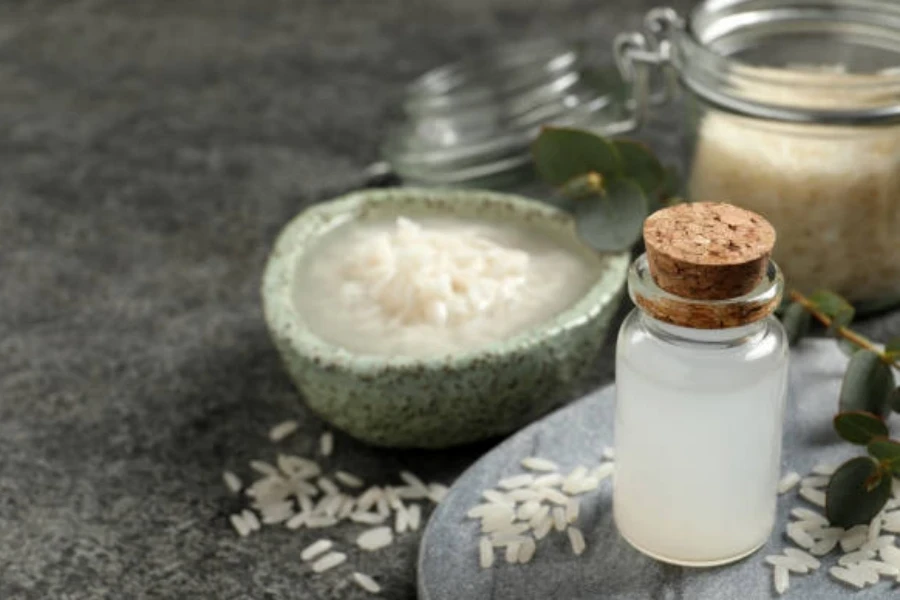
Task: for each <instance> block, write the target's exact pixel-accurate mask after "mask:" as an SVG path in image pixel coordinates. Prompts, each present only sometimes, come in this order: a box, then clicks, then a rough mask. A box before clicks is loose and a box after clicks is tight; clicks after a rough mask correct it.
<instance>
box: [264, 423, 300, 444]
mask: <svg viewBox="0 0 900 600" xmlns="http://www.w3.org/2000/svg"><path fill="white" fill-rule="evenodd" d="M297 427H298V424H297V421H293V420H290V421H282V422H281V423H279V424H278V425H275V426H274V427H272V429H270V430H269V439H270V440H272V441H273V442H280V441H281V440H283V439H284V438H286V437H288V436H289V435H291V434H292V433H294V432H295V431H297Z"/></svg>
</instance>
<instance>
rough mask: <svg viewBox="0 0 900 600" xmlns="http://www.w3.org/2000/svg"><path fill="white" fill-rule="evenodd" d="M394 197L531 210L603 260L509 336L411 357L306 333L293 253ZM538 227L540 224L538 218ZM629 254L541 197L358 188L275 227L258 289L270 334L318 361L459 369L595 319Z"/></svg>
mask: <svg viewBox="0 0 900 600" xmlns="http://www.w3.org/2000/svg"><path fill="white" fill-rule="evenodd" d="M398 199H401V200H407V201H412V202H418V201H422V202H426V203H428V202H436V203H438V204H442V203H451V204H455V203H461V202H472V203H484V202H487V203H492V204H497V205H498V206H505V207H506V208H511V209H513V210H515V211H516V212H522V213H525V214H531V215H536V217H537V219H536V220H537V221H543V222H544V223H553V222H557V223H561V224H562V227H557V229H558V230H559V231H564V230H565V233H566V234H571V235H572V236H573V237H574V238H575V239H576V240H577V241H578V243H579V244H581V245H583V246H584V247H585V248H586V249H588V250H589V251H590V252H593V253H596V254H599V255H600V256H601V258H603V260H604V263H605V264H604V265H603V266H602V267H601V271H600V274H599V277H598V279H597V281H595V282H594V284H593V285H591V287H590V288H589V289H588V291H587V292H586V293H585V294H583V295H582V296H581V297H580V298H579V299H578V300H577V301H576V302H575V303H574V304H573V305H572V306H570V307H569V308H567V309H566V310H564V311H562V312H560V313H558V314H557V315H555V316H553V317H551V318H550V319H548V320H546V321H544V322H542V323H540V324H539V325H535V326H533V327H529V328H527V329H525V330H523V331H521V332H519V333H517V334H515V335H513V336H510V337H509V338H506V339H503V340H498V341H495V342H491V343H488V344H484V345H481V346H478V347H477V348H475V349H473V350H471V351H465V352H458V353H451V354H439V355H429V356H423V357H415V356H406V355H398V356H385V355H378V354H363V353H357V352H353V351H351V350H347V349H346V348H343V347H341V346H338V345H336V344H332V343H330V342H328V341H326V340H323V339H322V338H321V337H319V336H318V335H316V334H315V333H313V332H312V331H311V330H310V328H309V327H308V326H306V325H305V323H304V322H303V319H301V318H299V316H298V315H297V311H296V308H295V306H294V302H293V299H292V295H291V294H290V293H289V290H290V287H291V284H292V283H293V277H292V273H295V272H296V269H295V268H294V265H295V264H296V260H297V258H298V257H299V256H302V254H303V253H304V252H305V251H306V250H307V248H309V246H310V244H312V243H315V242H316V241H318V239H320V237H321V236H322V235H326V234H327V233H328V232H329V231H331V230H332V229H333V228H335V227H337V226H339V225H341V224H344V223H346V222H348V221H349V220H351V219H353V218H354V213H356V212H357V211H359V210H360V209H362V208H364V207H365V206H366V205H371V204H373V203H374V204H380V203H389V202H391V201H392V200H393V201H396V200H398ZM538 226H539V227H541V226H543V223H542V224H540V225H538ZM629 264H630V253H628V252H619V253H601V252H597V251H595V250H593V249H591V248H590V247H589V246H587V244H585V243H584V242H583V241H582V240H581V239H580V238H579V237H578V235H577V232H576V230H575V222H574V218H573V217H572V216H571V215H570V214H569V213H567V212H565V211H563V210H561V209H559V208H556V207H554V206H551V205H550V204H547V203H545V202H541V201H539V200H534V199H530V198H526V197H523V196H519V195H516V194H507V193H500V192H491V191H484V190H456V189H442V188H417V187H402V188H384V189H378V190H360V191H356V192H351V193H348V194H345V195H342V196H339V197H337V198H334V199H332V200H329V201H326V202H323V203H319V204H315V205H313V206H310V207H308V208H306V209H305V210H303V211H301V212H300V213H299V214H297V215H296V216H295V217H293V218H292V219H291V220H290V221H289V222H288V223H287V224H286V225H285V226H284V227H283V228H282V230H281V232H280V233H279V234H278V236H277V238H276V240H275V243H274V245H273V247H272V250H271V253H270V254H269V257H268V259H267V260H266V265H265V269H264V272H263V278H262V286H261V294H262V299H263V313H264V316H265V320H266V324H267V326H268V328H269V331H270V333H271V335H272V336H273V338H276V337H280V338H283V339H285V340H287V342H288V343H289V344H290V346H291V348H292V349H293V350H294V351H295V352H296V353H297V354H300V355H302V356H304V357H306V358H310V359H313V360H315V361H316V364H317V365H319V367H321V368H329V367H331V368H340V369H342V370H347V369H350V370H352V371H355V372H358V373H359V374H363V375H365V374H374V373H377V372H381V371H384V370H388V369H389V370H391V371H392V372H396V371H400V370H412V371H421V370H422V369H445V370H446V369H451V370H459V369H465V368H467V367H469V366H471V365H472V364H473V363H477V362H480V361H484V360H489V359H491V358H499V357H502V356H509V355H513V354H517V353H522V352H527V351H529V350H532V349H534V348H536V347H539V346H544V345H546V344H547V343H548V342H550V341H552V340H553V339H555V338H557V337H558V336H560V335H562V334H563V333H564V332H565V331H567V330H570V329H573V328H576V327H578V326H579V325H582V324H584V323H585V322H587V321H589V320H591V319H594V318H596V317H597V316H598V315H599V314H600V313H602V312H603V311H604V310H609V309H614V308H615V307H610V305H611V304H615V306H618V303H617V302H614V300H615V298H616V297H617V296H620V292H621V291H622V289H623V288H624V285H625V282H626V279H627V273H628V266H629Z"/></svg>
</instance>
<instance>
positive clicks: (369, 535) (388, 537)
mask: <svg viewBox="0 0 900 600" xmlns="http://www.w3.org/2000/svg"><path fill="white" fill-rule="evenodd" d="M393 541H394V534H393V533H392V532H391V528H390V527H375V528H373V529H369V530H367V531H365V532H363V533H361V534H360V535H359V537H357V538H356V545H357V546H359V547H360V548H362V549H363V550H366V551H368V552H371V551H373V550H378V549H380V548H384V547H385V546H389V545H390V544H391V542H393Z"/></svg>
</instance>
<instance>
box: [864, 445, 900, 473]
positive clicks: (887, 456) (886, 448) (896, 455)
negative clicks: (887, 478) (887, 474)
mask: <svg viewBox="0 0 900 600" xmlns="http://www.w3.org/2000/svg"><path fill="white" fill-rule="evenodd" d="M869 454H870V455H871V456H872V458H874V459H876V460H877V461H878V462H880V463H881V464H883V465H885V466H886V467H887V468H888V469H890V470H891V471H893V473H894V474H895V475H900V442H896V441H894V440H885V439H877V440H872V441H871V442H869Z"/></svg>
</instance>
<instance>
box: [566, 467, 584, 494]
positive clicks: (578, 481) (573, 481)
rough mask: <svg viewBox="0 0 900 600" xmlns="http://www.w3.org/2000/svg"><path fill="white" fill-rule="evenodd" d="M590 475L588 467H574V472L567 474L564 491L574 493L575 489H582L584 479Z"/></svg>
mask: <svg viewBox="0 0 900 600" xmlns="http://www.w3.org/2000/svg"><path fill="white" fill-rule="evenodd" d="M587 476H588V470H587V467H584V466H578V467H575V468H574V469H572V472H571V473H569V474H568V475H567V476H566V479H565V481H563V484H562V491H563V492H565V493H566V494H572V493H574V490H576V489H580V488H581V486H582V485H583V482H582V480H583V479H585V478H586V477H587Z"/></svg>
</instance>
